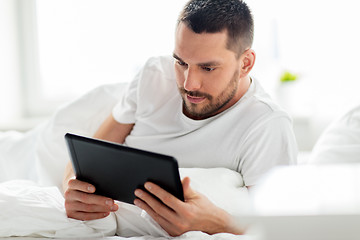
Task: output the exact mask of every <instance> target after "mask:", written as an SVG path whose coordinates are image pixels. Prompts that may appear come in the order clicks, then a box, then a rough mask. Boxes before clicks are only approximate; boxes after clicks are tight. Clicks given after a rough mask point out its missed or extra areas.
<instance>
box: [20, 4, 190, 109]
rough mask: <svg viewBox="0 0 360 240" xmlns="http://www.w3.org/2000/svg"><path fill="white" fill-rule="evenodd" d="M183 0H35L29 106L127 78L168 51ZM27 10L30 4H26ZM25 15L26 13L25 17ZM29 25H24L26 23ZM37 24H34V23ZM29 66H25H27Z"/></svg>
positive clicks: (44, 104)
mask: <svg viewBox="0 0 360 240" xmlns="http://www.w3.org/2000/svg"><path fill="white" fill-rule="evenodd" d="M185 2H186V1H185V0H181V1H180V0H177V1H169V0H153V1H148V0H142V1H126V2H124V1H119V0H101V1H100V0H37V1H35V2H34V8H33V10H34V12H33V16H35V18H33V19H32V20H33V21H32V23H31V21H29V19H27V20H26V24H27V27H29V28H30V27H32V29H35V30H36V31H33V32H32V33H28V34H30V35H31V34H32V35H33V36H30V35H28V36H27V39H28V40H31V39H35V40H36V41H35V42H32V45H33V47H32V48H31V49H33V50H36V52H32V54H30V55H32V56H33V57H35V60H36V61H37V62H38V63H39V65H38V66H37V65H36V66H34V63H33V60H34V59H31V60H30V59H28V61H27V62H26V64H28V65H32V67H31V69H38V72H32V73H31V74H30V75H32V76H35V77H34V78H33V79H28V80H29V82H31V86H29V88H27V89H28V90H29V91H30V92H29V94H28V96H29V99H28V103H29V104H28V109H29V110H30V113H31V114H35V115H36V114H44V113H46V112H50V111H52V109H53V108H54V106H55V105H56V104H58V103H61V102H63V101H65V100H68V99H71V98H73V97H75V96H79V95H81V94H83V93H85V92H87V91H89V90H90V89H92V88H94V87H96V86H98V85H100V84H106V83H114V82H121V81H130V80H131V79H132V78H133V76H134V74H135V73H136V71H137V70H138V69H139V68H140V67H141V66H142V65H143V63H144V62H145V61H146V60H147V59H148V58H149V57H151V56H155V55H164V54H171V53H172V50H173V42H174V40H173V39H174V34H175V31H174V30H175V24H176V19H177V16H178V14H179V12H180V10H181V8H182V7H183V5H184V4H185ZM27 9H29V7H28V6H27ZM28 18H30V17H28ZM29 23H30V24H34V25H33V26H29V25H30V24H29ZM34 27H36V28H34ZM31 69H29V68H28V70H29V71H32V70H31Z"/></svg>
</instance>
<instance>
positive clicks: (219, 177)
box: [0, 83, 252, 240]
mask: <svg viewBox="0 0 360 240" xmlns="http://www.w3.org/2000/svg"><path fill="white" fill-rule="evenodd" d="M126 88H127V84H126V83H117V84H109V85H103V86H100V87H98V88H96V89H94V90H92V91H90V92H88V93H87V94H85V95H84V96H81V97H80V98H79V99H76V100H74V101H72V102H71V103H69V104H66V105H64V106H62V107H60V108H59V109H58V110H57V111H56V112H55V113H54V115H53V116H52V117H51V118H50V119H49V120H48V121H46V122H44V123H43V124H41V125H39V126H38V127H36V128H34V129H32V130H30V131H29V132H26V133H18V132H5V133H0V209H1V211H0V225H1V228H0V237H11V236H17V237H18V238H15V239H23V238H24V237H36V238H60V239H61V238H67V239H68V238H76V239H79V238H80V239H81V238H84V239H85V238H94V239H96V238H99V239H104V238H106V239H113V238H112V237H110V236H113V235H114V234H117V235H120V236H121V237H115V239H122V238H126V239H129V238H130V239H141V240H144V239H157V240H160V239H169V238H170V237H169V236H168V235H167V234H166V233H165V232H164V231H163V229H161V227H160V226H158V225H157V223H156V222H155V221H153V220H152V219H151V218H150V217H149V216H148V215H147V214H146V213H145V212H143V211H142V210H141V209H139V208H137V207H135V206H134V205H126V204H123V203H119V205H120V206H121V207H120V209H119V210H121V211H118V212H117V213H116V214H113V215H111V216H110V217H108V218H106V219H103V220H99V221H98V220H96V221H88V222H82V221H77V220H74V219H69V218H67V217H66V214H65V210H64V204H63V203H64V202H63V201H64V199H63V196H62V194H61V192H60V189H61V182H62V177H63V172H64V169H65V166H66V164H67V162H68V161H69V156H68V152H67V150H66V145H65V140H64V135H65V133H67V132H72V133H75V134H80V135H85V136H92V135H93V134H94V132H95V131H96V129H97V128H98V127H99V125H100V124H101V123H102V122H103V120H104V119H105V118H106V117H107V116H108V115H109V114H110V113H111V110H112V108H113V106H114V105H115V104H116V103H117V102H118V100H119V99H120V98H121V96H122V94H123V92H124V89H126ZM180 173H181V175H182V177H183V176H190V178H191V186H192V187H193V188H194V189H195V190H198V191H199V192H202V193H204V194H205V195H206V196H208V197H209V199H210V200H212V201H213V202H214V203H215V204H216V205H218V206H220V207H222V208H224V209H225V210H227V211H228V212H230V213H232V214H234V215H241V214H242V213H243V212H244V211H247V210H249V209H248V206H249V204H248V201H249V199H248V194H247V189H246V188H245V187H244V183H243V181H242V178H241V175H240V174H238V173H237V172H234V171H231V170H228V169H221V168H219V169H199V168H193V169H180ZM139 226H140V227H139ZM19 237H20V238H19ZM245 238H246V239H249V238H252V236H235V235H232V234H225V233H222V234H216V235H207V234H205V233H202V232H188V233H186V234H184V235H182V236H179V237H177V238H175V239H177V240H180V239H245ZM25 239H29V238H25Z"/></svg>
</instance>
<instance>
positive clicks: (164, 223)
mask: <svg viewBox="0 0 360 240" xmlns="http://www.w3.org/2000/svg"><path fill="white" fill-rule="evenodd" d="M134 204H135V205H136V206H138V207H139V208H141V209H143V210H144V211H146V212H147V214H149V215H150V217H152V218H153V219H154V220H155V221H156V222H157V223H158V224H159V225H160V226H161V227H162V228H163V229H164V230H165V231H166V232H167V233H169V234H170V235H171V236H178V235H180V234H181V233H178V231H177V229H176V228H175V227H174V225H173V224H171V223H170V222H169V221H167V220H166V219H165V218H163V217H162V216H161V215H159V214H157V213H156V212H155V211H154V210H153V209H152V208H151V207H150V206H149V205H148V204H146V203H145V202H143V201H142V200H140V199H135V200H134Z"/></svg>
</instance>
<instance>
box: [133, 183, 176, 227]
mask: <svg viewBox="0 0 360 240" xmlns="http://www.w3.org/2000/svg"><path fill="white" fill-rule="evenodd" d="M135 195H136V196H137V197H138V198H140V199H141V200H142V202H144V203H146V205H147V206H148V207H149V208H150V209H147V210H152V211H153V212H154V213H155V214H156V215H154V214H153V215H154V217H157V215H159V216H161V217H163V218H165V219H167V220H168V221H170V222H173V221H177V220H178V218H177V214H176V212H174V211H173V210H172V209H170V208H169V207H167V206H166V205H164V203H162V202H159V201H158V200H157V199H155V198H154V197H153V196H152V195H151V194H149V193H147V192H146V191H143V190H141V189H136V190H135ZM144 210H145V209H144ZM145 211H146V210H145Z"/></svg>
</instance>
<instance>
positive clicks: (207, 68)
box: [202, 67, 215, 72]
mask: <svg viewBox="0 0 360 240" xmlns="http://www.w3.org/2000/svg"><path fill="white" fill-rule="evenodd" d="M202 69H203V70H205V71H207V72H211V71H214V70H215V68H211V67H203V68H202Z"/></svg>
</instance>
